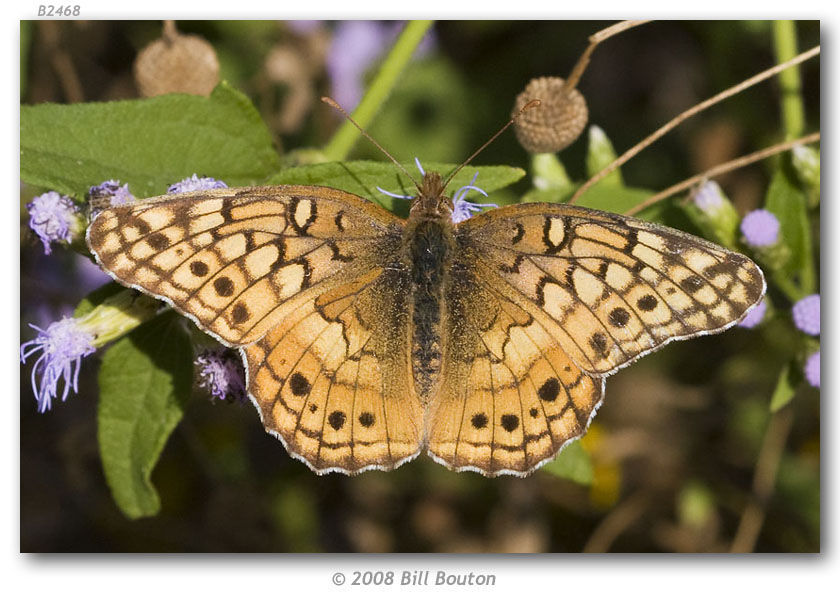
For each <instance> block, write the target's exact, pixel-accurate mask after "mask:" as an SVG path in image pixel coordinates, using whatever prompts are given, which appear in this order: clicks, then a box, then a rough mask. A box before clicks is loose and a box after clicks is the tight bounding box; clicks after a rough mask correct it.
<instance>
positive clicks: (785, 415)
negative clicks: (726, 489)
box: [729, 405, 793, 553]
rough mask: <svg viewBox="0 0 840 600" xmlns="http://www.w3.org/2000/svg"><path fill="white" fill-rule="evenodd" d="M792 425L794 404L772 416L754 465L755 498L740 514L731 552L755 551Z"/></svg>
mask: <svg viewBox="0 0 840 600" xmlns="http://www.w3.org/2000/svg"><path fill="white" fill-rule="evenodd" d="M792 425H793V409H792V407H791V405H788V406H786V407H784V408H783V409H781V410H779V411H777V412H775V413H773V416H772V417H770V422H769V423H768V425H767V430H766V431H765V432H764V441H763V442H762V443H761V450H760V451H759V454H758V460H757V461H756V464H755V475H754V476H753V486H752V497H751V498H750V499H749V501H748V502H747V506H746V508H744V512H743V513H742V514H741V520H740V522H739V523H738V529H737V531H736V532H735V537H734V539H733V541H732V545H731V546H730V548H729V551H730V552H738V553H744V552H752V551H753V550H755V544H756V542H757V541H758V536H759V534H760V533H761V528H762V526H763V525H764V519H765V516H766V512H767V503H768V502H769V501H770V498H771V496H772V495H773V490H774V489H775V487H776V474H777V473H778V471H779V463H780V462H781V460H782V455H783V454H784V450H785V446H786V445H787V439H788V435H789V434H790V430H791V426H792Z"/></svg>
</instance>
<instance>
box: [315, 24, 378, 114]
mask: <svg viewBox="0 0 840 600" xmlns="http://www.w3.org/2000/svg"><path fill="white" fill-rule="evenodd" d="M393 37H394V32H391V31H388V30H387V29H386V28H385V27H383V26H382V24H381V23H379V22H376V21H342V22H341V23H339V24H338V26H337V27H336V28H335V32H334V34H333V40H332V44H331V45H330V49H329V52H328V54H327V73H328V74H329V77H330V81H332V93H333V97H334V98H335V100H336V102H338V103H339V104H340V105H342V106H343V107H344V108H345V109H346V110H348V111H352V110H353V109H354V108H355V107H356V105H357V104H358V103H359V101H360V100H361V99H362V92H363V78H364V75H365V72H366V71H367V70H368V69H369V68H370V66H371V65H372V64H373V62H374V61H375V60H376V59H377V58H378V57H379V56H380V55H381V54H382V53H383V52H384V51H385V49H386V47H387V46H388V44H389V43H390V41H391V40H392V39H393Z"/></svg>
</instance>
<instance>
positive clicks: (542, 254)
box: [457, 204, 765, 374]
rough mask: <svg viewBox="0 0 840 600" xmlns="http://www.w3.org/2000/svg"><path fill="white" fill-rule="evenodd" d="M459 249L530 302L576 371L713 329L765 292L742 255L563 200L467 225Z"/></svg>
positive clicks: (510, 293)
mask: <svg viewBox="0 0 840 600" xmlns="http://www.w3.org/2000/svg"><path fill="white" fill-rule="evenodd" d="M457 235H458V239H459V241H460V244H461V246H462V247H464V248H480V249H481V252H480V253H476V256H477V259H476V260H477V261H478V262H479V263H480V264H482V265H483V266H484V267H485V269H484V270H483V272H485V273H488V277H491V278H493V279H494V284H495V285H497V289H499V290H500V291H501V293H503V294H505V295H506V296H507V297H508V298H510V299H511V300H512V301H513V302H515V303H526V305H528V306H530V307H531V312H532V314H533V316H534V318H535V319H537V320H538V321H540V322H541V323H542V324H543V325H544V326H545V327H546V329H547V330H548V331H549V332H550V333H551V335H553V336H554V337H555V338H556V339H557V340H558V341H559V342H560V345H561V347H562V348H563V349H564V350H565V351H566V352H567V353H568V354H569V356H570V357H571V358H572V360H573V361H574V362H575V363H576V364H577V365H579V366H580V368H582V369H583V370H585V371H587V372H589V373H593V374H609V373H611V372H614V371H615V370H616V369H618V368H620V367H622V366H624V365H626V364H628V363H630V362H632V361H633V360H635V359H636V358H638V357H639V356H642V355H644V354H646V353H648V352H651V351H652V350H655V349H656V348H658V347H660V346H662V345H663V344H665V343H667V342H669V341H671V340H674V339H683V338H688V337H693V336H696V335H702V334H706V333H713V332H717V331H721V330H722V329H725V328H727V327H729V326H731V325H734V324H735V323H737V322H738V321H739V320H740V319H741V318H742V317H743V316H744V315H745V314H746V312H747V311H748V310H749V309H750V308H751V307H753V306H754V305H755V304H757V303H758V302H759V301H760V299H761V297H762V296H763V294H764V289H765V283H764V277H763V275H762V273H761V271H760V270H759V269H758V267H757V266H756V265H755V264H754V263H753V262H752V261H750V260H749V259H748V258H746V257H745V256H742V255H740V254H738V253H735V252H730V251H728V250H726V249H724V248H721V247H719V246H716V245H714V244H712V243H710V242H708V241H706V240H703V239H701V238H697V237H694V236H692V235H689V234H686V233H683V232H680V231H677V230H674V229H670V228H667V227H663V226H659V225H655V224H652V223H647V222H645V221H641V220H639V219H634V218H630V217H624V216H621V215H614V214H610V213H603V212H600V211H594V210H590V209H584V208H579V207H572V206H565V205H551V204H531V205H529V204H523V205H515V206H508V207H505V208H502V209H499V210H496V211H492V212H490V213H485V214H483V215H480V216H478V217H475V218H473V219H470V220H467V221H465V222H464V223H463V224H462V225H461V226H460V227H459V228H458V234H457Z"/></svg>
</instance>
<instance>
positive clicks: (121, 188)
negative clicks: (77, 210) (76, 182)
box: [88, 179, 135, 206]
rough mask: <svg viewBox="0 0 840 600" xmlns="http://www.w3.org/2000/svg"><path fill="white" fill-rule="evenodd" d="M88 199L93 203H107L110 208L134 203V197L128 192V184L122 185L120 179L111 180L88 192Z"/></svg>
mask: <svg viewBox="0 0 840 600" xmlns="http://www.w3.org/2000/svg"><path fill="white" fill-rule="evenodd" d="M88 198H90V201H91V203H96V202H101V203H103V204H104V203H105V202H107V203H108V204H109V205H110V206H119V205H121V204H127V203H129V202H134V200H135V198H134V195H133V194H132V193H131V192H130V191H128V184H127V183H126V184H124V185H120V182H119V180H118V179H109V180H108V181H103V182H102V183H100V184H99V185H95V186H93V187H91V188H90V190H88Z"/></svg>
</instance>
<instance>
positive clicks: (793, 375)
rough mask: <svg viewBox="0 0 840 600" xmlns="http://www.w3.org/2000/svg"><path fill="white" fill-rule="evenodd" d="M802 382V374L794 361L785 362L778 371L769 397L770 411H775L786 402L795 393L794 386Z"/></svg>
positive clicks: (785, 404)
mask: <svg viewBox="0 0 840 600" xmlns="http://www.w3.org/2000/svg"><path fill="white" fill-rule="evenodd" d="M800 383H802V375H801V373H800V372H799V369H798V368H797V366H796V364H795V363H787V364H786V365H785V366H784V367H782V371H781V373H779V379H778V381H776V389H774V390H773V395H772V396H771V397H770V412H776V411H777V410H779V409H780V408H783V407H785V406H787V404H788V403H789V402H790V401H791V400H792V399H793V397H794V395H796V388H797V387H799V384H800Z"/></svg>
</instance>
